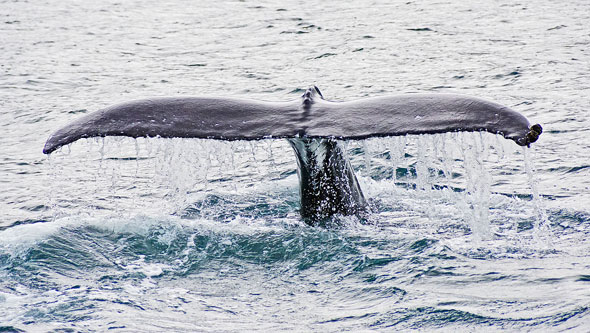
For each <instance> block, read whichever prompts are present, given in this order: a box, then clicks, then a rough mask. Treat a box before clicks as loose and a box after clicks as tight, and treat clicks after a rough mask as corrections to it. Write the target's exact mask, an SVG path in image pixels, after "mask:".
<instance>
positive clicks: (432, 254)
mask: <svg viewBox="0 0 590 333" xmlns="http://www.w3.org/2000/svg"><path fill="white" fill-rule="evenodd" d="M589 22H590V2H588V1H586V0H572V1H567V2H559V1H549V0H536V1H519V2H516V1H506V0H498V1H496V0H494V1H475V2H471V1H454V0H452V1H436V0H426V1H355V2H346V1H326V0H322V1H305V2H302V1H292V0H286V1H178V0H158V1H154V0H147V1H136V0H135V1H134V0H130V1H109V0H106V1H102V0H101V1H72V0H61V1H56V0H39V1H18V0H11V1H5V0H0V51H1V52H0V332H22V331H25V332H96V331H99V332H103V331H107V330H111V331H121V332H163V331H166V332H173V331H174V332H182V331H186V332H189V331H191V332H193V331H194V332H244V331H263V332H276V331H303V332H306V331H317V332H341V331H353V332H362V331H383V332H392V331H411V330H420V331H429V332H430V331H442V332H447V331H459V332H461V331H469V332H473V331H475V332H490V331H500V330H506V331H514V332H523V331H539V332H560V331H572V332H588V331H590V129H589V128H590V121H589V119H590V111H589V106H590V24H589ZM314 84H315V85H317V86H318V87H319V88H320V89H321V90H322V93H323V95H324V96H325V98H326V99H328V100H333V101H347V100H353V99H358V98H363V97H369V96H385V95H390V94H396V93H413V92H430V93H460V94H466V95H472V96H478V97H482V98H486V99H489V100H493V101H496V102H498V103H501V104H504V105H507V106H510V107H511V108H513V109H515V110H517V111H519V112H521V113H522V114H524V115H525V116H526V117H527V118H528V119H530V120H531V122H532V123H540V124H542V126H543V128H544V133H543V134H542V135H541V137H540V139H539V141H538V142H537V143H535V144H533V146H532V147H531V148H530V149H524V148H522V147H518V146H516V145H515V144H514V143H513V142H511V141H508V140H504V139H503V138H501V137H498V136H496V135H492V134H488V133H463V134H461V133H459V134H458V133H452V134H442V135H425V136H407V137H394V138H382V139H371V140H365V141H357V142H345V143H343V144H345V145H346V149H347V154H348V156H349V157H350V159H351V161H352V164H353V166H354V168H355V170H356V172H357V175H358V178H359V182H360V183H361V186H362V188H363V190H364V193H365V196H366V197H368V198H370V201H371V207H372V212H371V214H370V215H369V216H368V217H367V219H365V220H359V219H358V218H353V217H346V218H345V217H339V218H335V219H333V220H332V221H329V222H328V223H325V224H324V225H321V226H313V227H312V226H308V225H307V224H305V223H304V222H303V221H302V220H301V219H300V217H299V214H298V209H299V192H298V191H299V190H298V179H297V174H296V162H295V157H294V155H293V152H292V151H291V148H290V147H289V145H288V144H287V143H286V142H284V141H273V140H264V141H258V142H231V143H229V142H215V141H208V140H187V139H183V140H181V139H168V140H165V139H156V138H153V139H138V140H133V139H129V138H107V139H87V140H80V141H78V142H76V143H74V144H72V145H71V146H68V147H64V148H62V149H61V150H59V151H57V152H55V153H54V154H52V155H50V156H49V157H48V156H45V155H43V154H42V152H41V151H42V148H43V145H44V142H45V140H46V139H47V137H48V136H49V134H50V133H52V132H53V131H55V130H57V129H58V128H60V127H61V126H64V125H65V124H67V123H68V122H70V121H72V120H74V119H77V118H78V117H80V116H82V115H84V114H86V113H89V112H92V111H95V110H97V109H100V108H102V107H106V106H108V105H111V104H115V103H119V102H123V101H128V100H132V99H137V98H145V97H154V96H186V95H200V96H231V97H242V98H254V99H261V100H270V101H282V100H290V99H296V98H299V96H300V95H301V94H302V93H303V91H304V89H306V88H308V87H309V86H311V85H314Z"/></svg>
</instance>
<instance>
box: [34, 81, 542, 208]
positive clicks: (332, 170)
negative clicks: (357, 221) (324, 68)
mask: <svg viewBox="0 0 590 333" xmlns="http://www.w3.org/2000/svg"><path fill="white" fill-rule="evenodd" d="M456 131H468V132H469V131H470V132H473V131H487V132H491V133H495V134H500V135H502V136H504V137H505V138H506V139H510V140H513V141H514V142H516V143H517V144H518V145H521V146H530V144H531V143H533V142H535V141H537V139H538V138H539V135H540V134H541V133H542V128H541V126H540V125H538V124H536V125H533V126H529V122H528V120H527V119H526V118H525V117H524V116H523V115H521V114H520V113H518V112H516V111H514V110H511V109H510V108H508V107H505V106H502V105H500V104H497V103H493V102H490V101H486V100H483V99H479V98H474V97H468V96H462V95H452V94H405V95H397V96H389V97H374V98H365V99H360V100H356V101H349V102H330V101H326V100H324V99H323V96H322V94H321V92H320V90H319V89H318V88H317V87H315V86H314V87H311V88H309V89H307V90H306V91H305V93H304V94H303V95H302V96H301V98H300V99H296V100H291V101H287V102H265V101H255V100H247V99H238V98H216V97H167V98H152V99H144V100H137V101H131V102H126V103H122V104H117V105H113V106H110V107H107V108H105V109H102V110H99V111H96V112H93V113H90V114H87V115H85V116H83V117H81V118H79V119H77V120H75V121H73V122H71V123H69V124H68V125H66V126H65V127H63V128H61V129H59V130H57V131H56V132H55V133H53V134H52V135H51V136H50V137H49V139H48V140H47V142H46V144H45V147H44V149H43V152H44V153H45V154H50V153H51V152H53V151H55V150H56V149H58V148H60V147H61V146H64V145H67V144H70V143H72V142H74V141H76V140H78V139H81V138H90V137H105V136H128V137H133V138H138V137H163V138H202V139H217V140H260V139H267V138H285V139H288V140H289V143H290V144H291V146H292V147H293V150H294V151H295V155H296V157H297V163H298V174H299V178H300V192H301V213H302V216H303V217H305V218H311V219H315V218H324V217H329V216H331V215H335V214H342V215H354V214H358V213H359V212H361V211H363V210H365V207H366V200H365V198H364V196H363V194H362V191H361V189H360V187H359V186H358V183H357V180H356V176H355V175H354V171H353V170H352V168H351V166H350V163H349V162H348V160H347V159H346V157H345V155H344V153H343V149H342V148H341V147H340V146H339V144H338V143H337V142H336V139H340V140H360V139H365V138H370V137H385V136H398V135H407V134H436V133H444V132H456ZM312 170H313V172H311V171H312ZM314 193H315V194H314Z"/></svg>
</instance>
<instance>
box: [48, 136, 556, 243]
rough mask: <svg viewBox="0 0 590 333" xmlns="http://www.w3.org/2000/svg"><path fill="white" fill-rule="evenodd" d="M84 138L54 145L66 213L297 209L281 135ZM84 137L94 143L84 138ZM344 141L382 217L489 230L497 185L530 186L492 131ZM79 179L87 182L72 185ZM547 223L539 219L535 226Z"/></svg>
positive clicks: (56, 180)
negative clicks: (256, 138)
mask: <svg viewBox="0 0 590 333" xmlns="http://www.w3.org/2000/svg"><path fill="white" fill-rule="evenodd" d="M85 141H86V142H79V143H75V144H74V146H75V147H73V149H70V147H69V146H68V148H67V151H65V152H63V149H62V150H60V151H59V152H57V153H54V154H52V155H51V156H52V157H51V159H52V169H55V171H54V172H53V174H54V176H52V183H53V184H55V186H56V190H55V191H52V192H54V195H53V196H52V202H55V204H53V207H54V209H55V212H56V213H55V214H56V215H58V216H63V215H64V214H65V215H67V214H68V212H70V213H80V211H86V212H87V213H89V211H88V209H89V208H91V210H92V214H97V213H98V212H104V213H108V212H115V213H116V214H119V215H121V214H122V215H128V216H133V215H134V214H137V213H139V212H141V213H144V214H146V213H147V214H156V216H157V215H158V214H179V215H181V216H192V217H195V216H197V215H198V216H199V217H200V218H207V219H209V218H210V219H216V218H220V217H222V220H225V219H227V218H238V217H239V216H241V215H242V214H246V215H247V216H256V214H257V213H256V212H258V214H259V215H261V216H265V215H266V214H269V213H270V214H272V213H271V212H275V213H277V214H278V216H282V215H281V214H285V213H286V214H287V215H290V216H294V215H296V214H297V201H298V197H297V195H296V193H297V191H298V190H297V178H296V174H295V167H296V165H295V161H294V158H293V154H292V152H291V150H290V148H289V146H288V144H287V143H286V142H284V141H282V140H281V141H272V140H263V141H250V142H239V141H238V142H221V141H212V140H199V139H144V138H140V139H137V140H134V139H130V138H107V139H98V140H85ZM84 145H86V149H79V147H77V146H84ZM345 147H346V154H347V155H348V156H349V157H350V160H351V163H352V165H353V167H354V168H355V169H356V170H357V173H358V174H359V178H360V179H359V181H360V182H361V186H362V187H363V188H364V189H365V192H366V194H367V196H368V197H369V198H374V200H376V202H377V207H378V208H377V210H376V214H377V220H380V219H381V218H386V217H385V215H387V214H391V213H390V212H392V211H398V212H404V213H403V214H401V215H400V217H402V218H405V219H406V220H411V221H414V222H411V223H414V224H416V223H417V224H418V225H420V224H422V223H428V224H430V225H432V226H434V230H438V232H441V231H442V232H444V230H448V228H449V225H451V226H459V225H463V226H464V227H466V228H467V230H470V232H471V233H472V234H473V236H474V237H475V238H477V239H490V238H491V237H492V236H493V235H494V234H495V233H496V232H497V229H498V227H497V226H494V227H492V223H496V221H493V220H492V219H494V218H496V217H495V216H494V215H490V212H491V211H493V210H494V206H493V204H492V195H495V194H494V193H503V192H502V191H503V190H506V189H510V190H511V191H514V193H523V191H524V192H525V193H526V190H527V189H523V188H522V184H518V182H516V183H515V182H514V181H513V180H516V179H520V180H522V178H523V177H522V175H521V174H520V170H521V168H520V167H519V166H518V164H517V159H515V158H513V156H510V152H511V151H514V149H513V148H512V150H511V148H508V147H507V146H506V144H505V140H499V139H498V138H497V136H494V135H491V134H488V133H447V134H441V135H421V136H404V137H391V138H379V139H370V140H364V141H360V142H354V141H353V142H347V143H346V144H345ZM517 153H518V151H517ZM525 153H526V151H525ZM54 156H55V157H54ZM525 156H526V155H525ZM527 160H528V159H527V158H525V162H526V161H527ZM526 163H529V162H526ZM529 164H530V163H529ZM527 165H528V164H527ZM528 169H529V167H527V170H528ZM359 171H362V172H359ZM528 171H529V178H530V179H529V182H528V183H527V184H526V185H529V184H534V182H533V181H532V178H531V177H532V175H533V174H534V171H533V170H532V169H531V170H528ZM494 178H506V179H504V180H501V181H496V180H495V179H494ZM88 179H93V181H88ZM80 185H83V186H85V187H86V188H87V190H85V191H80V190H71V191H68V190H67V188H68V187H72V186H73V187H76V186H80ZM533 192H534V195H533V202H534V205H536V208H535V209H536V212H537V213H536V214H537V215H538V216H541V215H540V214H541V213H540V212H542V210H541V209H540V207H541V205H542V203H541V202H540V201H539V200H540V199H539V195H538V191H537V189H536V187H535V188H533ZM68 193H83V194H84V195H79V196H78V197H68ZM269 206H273V207H274V208H268V207H269ZM76 209H77V210H78V211H77V212H74V211H75V210H76ZM230 210H235V212H228V211H230ZM187 212H188V213H187ZM197 212H198V214H197V215H194V214H196V213H197ZM386 212H389V213H386ZM383 213H386V214H385V215H382V214H383ZM187 214H188V215H187ZM203 214H205V215H203ZM411 216H414V217H411ZM422 219H424V220H425V221H426V222H420V221H421V220H422ZM537 219H539V218H537ZM541 220H542V219H541ZM461 221H462V222H461ZM381 222H383V221H381ZM543 226H544V223H537V224H536V225H535V229H540V228H543Z"/></svg>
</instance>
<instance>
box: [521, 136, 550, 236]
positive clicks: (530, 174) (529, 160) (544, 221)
mask: <svg viewBox="0 0 590 333" xmlns="http://www.w3.org/2000/svg"><path fill="white" fill-rule="evenodd" d="M522 150H523V156H524V165H525V170H526V174H527V179H528V183H529V186H530V188H531V191H532V194H533V207H534V211H535V222H534V230H533V236H534V238H535V241H536V242H537V244H539V245H541V246H550V245H551V238H552V235H551V230H550V228H549V225H548V223H549V220H548V218H547V214H546V213H545V210H544V209H543V202H542V198H541V196H540V195H539V189H538V184H537V177H536V169H535V163H534V160H535V150H534V148H527V147H523V148H522Z"/></svg>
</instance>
